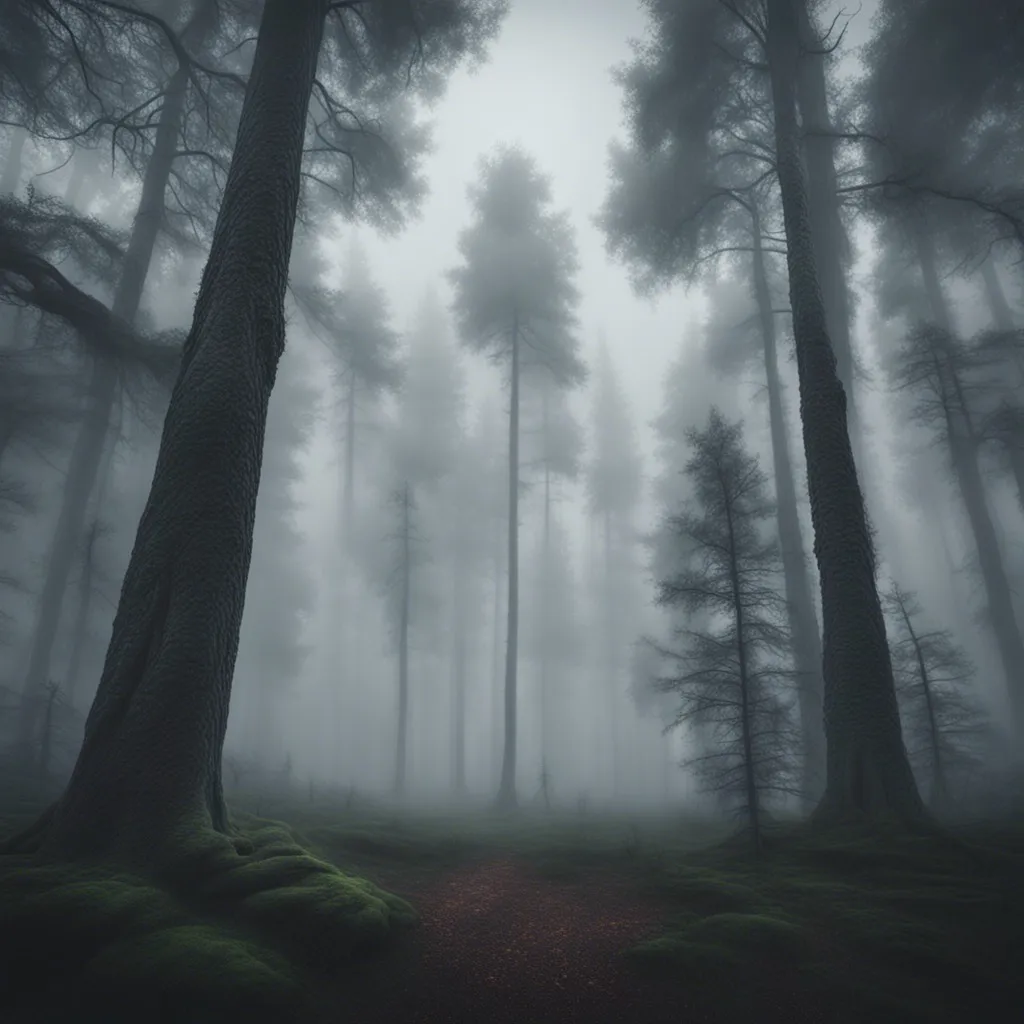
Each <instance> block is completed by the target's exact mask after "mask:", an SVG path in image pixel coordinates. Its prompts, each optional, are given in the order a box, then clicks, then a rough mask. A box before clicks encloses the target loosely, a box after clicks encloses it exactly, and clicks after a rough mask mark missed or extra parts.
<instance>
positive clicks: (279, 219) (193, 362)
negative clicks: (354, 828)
mask: <svg viewBox="0 0 1024 1024" xmlns="http://www.w3.org/2000/svg"><path fill="white" fill-rule="evenodd" d="M349 6H350V5H347V4H333V5H332V4H328V3H326V2H325V0H304V2H303V3H301V4H300V5H298V6H296V5H295V4H294V3H285V2H284V0H268V3H267V4H266V7H265V9H264V13H263V19H262V22H261V25H260V33H259V38H258V41H257V45H256V51H255V56H254V59H253V66H252V71H251V74H250V77H249V81H248V86H247V93H246V101H245V104H244V107H243V111H242V117H241V120H240V124H239V128H238V138H237V141H236V146H235V151H234V154H235V155H234V157H233V159H232V163H231V169H230V173H229V176H228V180H227V183H226V186H225V190H224V200H223V203H222V206H221V210H220V214H219V216H218V220H217V226H216V229H215V231H214V238H213V245H212V248H211V253H210V258H209V261H208V263H207V266H206V270H205V272H204V274H203V279H202V283H201V285H200V290H199V295H198V298H197V302H196V311H195V319H194V322H193V326H192V330H191V332H190V334H189V337H188V340H187V341H186V344H185V349H184V355H183V358H182V364H181V370H180V373H179V377H178V381H177V383H176V385H175V388H174V392H173V394H172V396H171V402H170V406H169V408H168V411H167V416H166V420H165V423H164V430H163V435H162V438H161V444H160V452H159V455H158V458H157V465H156V470H155V473H154V477H153V485H152V489H151V492H150V497H149V501H148V502H147V505H146V509H145V511H144V513H143V516H142V519H141V522H140V524H139V530H138V535H137V537H136V542H135V548H134V551H133V553H132V558H131V561H130V563H129V566H128V571H127V573H126V576H125V581H124V585H123V588H122V593H121V601H120V604H119V607H118V612H117V616H116V618H115V620H114V626H113V635H112V637H111V643H110V648H109V651H108V654H107V659H106V664H105V666H104V670H103V676H102V678H101V680H100V685H99V689H98V691H97V694H96V698H95V700H94V702H93V706H92V709H91V711H90V713H89V717H88V720H87V723H86V731H85V739H84V742H83V744H82V749H81V752H80V754H79V757H78V761H77V763H76V766H75V770H74V773H73V775H72V777H71V781H70V782H69V784H68V787H67V789H66V790H65V792H64V795H63V796H62V798H61V799H60V800H59V801H58V802H57V804H55V805H54V806H53V807H52V808H51V809H50V810H49V811H48V812H47V813H46V814H45V815H44V816H43V817H42V818H41V819H40V820H39V821H38V822H37V824H36V825H35V826H34V827H33V828H32V829H30V830H29V831H28V832H27V833H25V834H23V835H22V836H21V837H18V838H17V839H16V840H14V841H13V842H12V844H11V846H12V848H16V849H25V848H31V847H33V846H35V847H37V848H39V849H40V851H41V852H42V853H43V854H45V855H47V856H52V857H63V858H72V859H74V858H82V857H107V858H113V859H117V860H119V861H121V862H122V863H125V864H128V865H133V866H135V867H137V868H139V869H140V870H143V871H149V872H157V873H159V872H161V871H162V870H163V869H164V868H166V867H167V866H168V865H169V863H170V862H172V861H173V860H174V859H175V858H176V857H177V856H179V855H180V854H181V853H182V852H183V844H191V845H193V846H194V844H195V843H196V842H200V841H201V840H202V839H204V838H205V840H206V841H208V842H210V843H212V844H215V845H217V846H218V847H219V848H220V849H221V850H223V849H224V848H225V847H224V843H225V842H226V840H224V839H223V835H224V834H225V833H227V832H228V831H229V823H228V816H227V811H226V808H225V805H224V799H223V791H222V785H221V754H222V749H223V741H224V729H225V726H226V722H227V712H228V706H229V701H230V693H231V676H232V671H233V668H234V662H235V657H236V653H237V646H238V634H239V627H240V623H241V616H242V604H243V596H244V589H245V581H246V576H247V573H248V568H249V561H250V556H251V545H252V531H253V516H254V510H255V503H256V493H257V489H258V485H259V477H260V461H261V450H262V443H263V434H264V430H265V424H266V415H267V403H268V398H269V395H270V391H271V388H272V387H273V382H274V375H275V370H276V365H277V361H278V359H279V357H280V354H281V350H282V347H283V344H284V297H285V289H286V286H287V272H288V260H289V253H290V249H291V242H292V233H293V229H294V224H295V216H296V208H297V205H298V198H299V185H300V178H301V162H302V155H303V141H304V138H305V131H306V112H307V108H308V106H309V98H310V93H311V92H312V90H313V87H314V81H315V75H316V67H317V62H318V59H319V58H320V49H321V42H322V40H323V37H324V28H325V20H326V19H327V17H328V14H329V12H330V10H331V9H334V10H335V11H336V12H340V15H341V16H344V13H345V11H344V9H345V8H347V7H349ZM460 13H461V15H462V18H461V19H457V24H458V25H459V28H460V31H459V32H457V33H455V35H454V36H452V35H450V34H449V33H450V31H451V28H452V22H451V21H447V20H446V21H445V22H444V23H443V24H442V25H440V26H438V25H437V24H436V23H434V24H427V25H424V23H423V22H422V21H421V22H420V26H419V27H420V29H421V31H422V32H424V33H426V34H427V39H428V42H427V43H424V44H423V45H425V46H427V52H430V53H432V54H433V56H434V57H435V58H436V59H437V60H438V61H440V63H441V64H442V65H443V66H444V65H447V64H449V63H450V62H451V61H453V60H457V59H458V58H459V57H460V56H461V55H462V54H464V53H465V52H466V51H467V50H469V51H472V50H474V49H479V48H480V47H481V46H482V45H483V44H484V42H485V41H486V39H487V38H489V35H490V33H491V32H492V31H493V29H494V27H495V23H494V20H493V17H492V15H493V14H494V13H495V12H494V8H493V6H492V5H487V4H481V5H472V4H470V5H464V6H461V7H460ZM399 34H401V33H399ZM438 36H440V38H438ZM405 39H406V41H411V42H412V43H413V44H414V48H415V53H416V60H417V62H418V61H419V60H421V59H423V56H424V51H423V49H421V48H420V47H419V46H416V45H415V44H416V39H415V38H413V37H412V36H411V35H410V34H409V32H406V34H405ZM431 39H432V40H433V42H432V43H430V42H429V40H431ZM407 56H408V53H407ZM426 66H427V67H428V68H430V67H434V68H436V67H437V64H436V63H433V62H431V63H429V64H428V65H426ZM217 833H220V834H221V837H222V838H221V839H220V840H218V839H217V837H216V834H217Z"/></svg>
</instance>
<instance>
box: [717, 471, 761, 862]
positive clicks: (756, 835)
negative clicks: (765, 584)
mask: <svg viewBox="0 0 1024 1024" xmlns="http://www.w3.org/2000/svg"><path fill="white" fill-rule="evenodd" d="M722 491H723V493H722V498H723V502H724V507H725V521H726V528H727V529H728V537H729V584H730V586H731V588H732V606H733V615H734V617H735V620H736V664H737V670H738V671H739V677H740V716H741V721H742V728H743V736H742V738H743V784H744V790H745V792H746V797H747V817H748V818H749V820H750V832H751V838H752V840H753V844H754V852H755V853H756V854H760V853H761V846H762V844H761V806H760V799H759V794H758V791H757V775H756V766H755V763H754V723H753V721H752V718H753V714H754V709H753V700H752V697H751V693H750V669H749V665H748V663H747V639H746V632H745V622H744V617H743V593H742V588H741V587H740V572H739V566H738V565H737V564H736V535H735V531H734V528H733V518H732V502H731V501H730V500H729V495H728V493H726V489H725V488H724V487H723V489H722Z"/></svg>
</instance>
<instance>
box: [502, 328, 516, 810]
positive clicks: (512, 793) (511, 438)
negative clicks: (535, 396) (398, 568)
mask: <svg viewBox="0 0 1024 1024" xmlns="http://www.w3.org/2000/svg"><path fill="white" fill-rule="evenodd" d="M519 345H520V338H519V317H518V314H514V315H513V317H512V386H511V389H510V390H511V398H512V401H511V407H510V409H509V414H508V627H507V630H506V639H505V746H504V752H503V754H502V758H501V779H500V781H499V783H498V806H499V807H506V808H513V807H515V806H516V804H517V798H516V732H517V729H516V726H517V724H518V723H517V721H516V706H517V701H516V683H517V669H518V660H519V357H520V353H519Z"/></svg>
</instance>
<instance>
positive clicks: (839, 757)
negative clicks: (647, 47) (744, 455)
mask: <svg viewBox="0 0 1024 1024" xmlns="http://www.w3.org/2000/svg"><path fill="white" fill-rule="evenodd" d="M799 51H800V47H799V35H798V21H797V11H796V9H795V5H794V0H768V58H769V64H770V71H771V84H772V99H773V106H774V112H775V145H776V154H777V161H778V175H779V183H780V187H781V191H782V205H783V214H784V218H785V226H786V240H787V263H788V266H789V291H790V303H791V306H792V310H793V333H794V336H795V339H796V352H797V369H798V373H799V379H800V419H801V422H802V424H803V436H804V451H805V453H806V460H807V483H808V490H809V492H810V500H811V522H812V523H813V526H814V553H815V556H816V557H817V560H818V572H819V576H820V578H821V598H822V601H821V603H822V617H823V640H824V643H823V648H824V655H823V667H824V679H825V695H824V713H825V736H826V739H827V743H828V751H827V759H826V766H827V779H826V788H825V793H824V795H823V797H822V800H821V802H820V803H819V805H818V808H817V810H816V812H815V816H816V817H817V818H818V820H828V819H830V818H831V819H835V818H841V817H844V816H846V815H849V814H868V815H885V814H890V813H891V814H895V815H897V816H899V817H900V818H902V819H904V820H906V821H913V820H917V819H920V818H921V817H923V815H924V808H923V805H922V803H921V798H920V795H919V794H918V791H917V785H916V783H915V781H914V776H913V774H912V773H911V770H910V764H909V762H908V760H907V753H906V750H905V749H904V746H903V737H902V735H901V732H900V722H899V712H898V710H897V706H896V694H895V687H894V683H893V672H892V661H891V659H890V656H889V646H888V643H887V642H886V636H885V620H884V619H883V617H882V609H881V604H880V602H879V599H878V590H877V587H876V585H875V575H874V552H873V548H872V542H871V535H870V533H869V531H868V525H867V516H866V514H865V509H864V498H863V495H862V494H861V489H860V483H859V481H858V479H857V469H856V466H855V465H854V461H853V452H852V450H851V447H850V435H849V431H848V428H847V421H846V395H845V393H844V391H843V385H842V383H841V381H840V380H839V377H838V375H837V372H836V358H835V355H834V353H833V351H832V345H831V342H830V340H829V333H828V321H827V319H826V315H825V307H824V304H823V302H822V297H821V290H820V288H819V285H818V278H817V272H816V268H815V253H814V243H813V237H812V234H811V226H810V220H809V216H808V208H807V192H806V186H805V183H804V170H803V160H802V152H801V145H800V131H799V127H798V124H797V117H796V81H795V78H796V69H797V66H798V63H799Z"/></svg>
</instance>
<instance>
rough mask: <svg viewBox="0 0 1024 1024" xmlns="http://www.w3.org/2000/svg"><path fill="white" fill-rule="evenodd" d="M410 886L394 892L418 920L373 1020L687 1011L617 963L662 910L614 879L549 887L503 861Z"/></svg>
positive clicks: (620, 1016)
mask: <svg viewBox="0 0 1024 1024" xmlns="http://www.w3.org/2000/svg"><path fill="white" fill-rule="evenodd" d="M416 890H417V891H415V892H410V891H409V886H408V884H406V885H405V886H404V891H403V892H402V895H403V896H406V897H407V898H409V899H411V900H412V902H413V903H414V904H415V906H416V908H417V910H418V912H419V914H420V918H421V920H420V924H419V926H418V928H417V929H416V932H415V934H414V936H413V937H412V941H411V948H410V949H409V950H408V956H409V958H410V961H411V962H410V963H409V965H408V967H409V969H408V970H407V971H405V972H403V974H402V980H401V982H398V984H399V985H400V987H399V988H398V989H393V990H392V991H391V992H390V993H387V994H386V995H385V997H384V998H383V999H382V1000H380V1001H379V1002H377V1003H376V1006H375V1012H374V1013H373V1015H372V1021H373V1022H374V1024H377V1022H381V1024H382V1022H384V1021H391V1022H396V1024H397V1022H399V1021H401V1022H406V1021H408V1022H409V1024H441V1022H445V1024H462V1022H465V1024H470V1022H480V1024H484V1022H486V1024H512V1022H516V1024H527V1022H529V1024H543V1022H546V1021H549V1020H550V1021H560V1022H563V1024H572V1022H581V1024H582V1022H588V1024H589V1022H594V1024H604V1022H608V1024H612V1022H626V1021H628V1022H631V1024H646V1022H650V1024H655V1022H662V1021H664V1022H668V1021H676V1020H679V1019H680V1014H681V1013H683V1014H685V1007H682V1006H680V1002H679V989H678V986H672V987H671V988H669V987H668V986H667V985H665V984H664V983H663V982H660V981H658V980H657V979H654V978H647V977H640V976H638V975H636V974H635V973H634V972H632V971H631V970H630V969H629V967H628V965H627V964H625V963H624V962H623V957H622V953H623V951H624V950H625V949H627V948H628V947H629V946H631V945H633V944H634V943H637V942H640V941H642V940H643V939H645V938H649V937H651V936H653V935H655V934H657V932H658V930H659V923H660V918H661V915H662V914H663V908H661V910H660V911H659V908H658V907H657V906H656V905H655V903H654V902H653V901H651V900H649V899H646V898H645V897H643V896H642V895H641V894H639V893H637V892H636V890H635V887H633V886H631V885H629V884H628V883H627V882H624V881H623V880H621V879H616V878H611V877H602V876H601V875H588V877H587V878H586V879H582V880H573V881H563V880H555V879H550V878H545V877H543V876H542V875H540V874H538V873H536V872H535V871H533V870H531V869H530V868H529V867H527V866H526V865H523V864H521V863H519V862H517V861H515V860H513V859H501V860H492V861H487V862H484V863H480V864H476V865H470V866H466V867H463V868H460V869H458V870H456V871H454V872H451V873H448V874H446V875H444V876H443V877H441V878H439V879H434V880H433V881H430V882H426V883H425V884H423V885H422V886H416ZM390 979H391V981H392V982H393V983H394V982H396V981H397V979H396V978H395V976H394V974H392V975H390Z"/></svg>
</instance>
